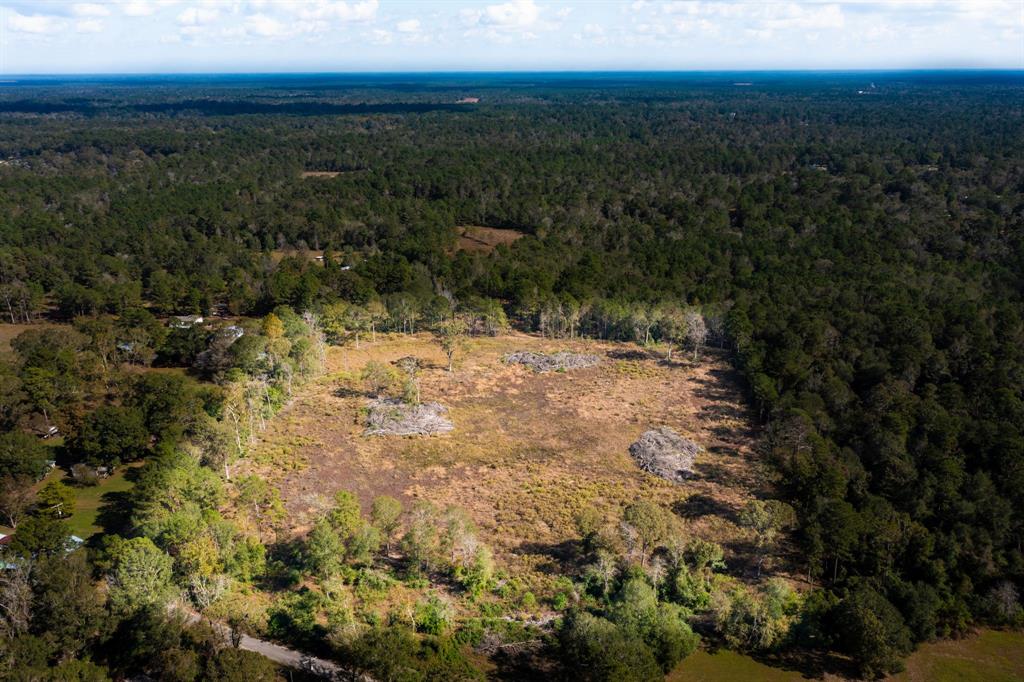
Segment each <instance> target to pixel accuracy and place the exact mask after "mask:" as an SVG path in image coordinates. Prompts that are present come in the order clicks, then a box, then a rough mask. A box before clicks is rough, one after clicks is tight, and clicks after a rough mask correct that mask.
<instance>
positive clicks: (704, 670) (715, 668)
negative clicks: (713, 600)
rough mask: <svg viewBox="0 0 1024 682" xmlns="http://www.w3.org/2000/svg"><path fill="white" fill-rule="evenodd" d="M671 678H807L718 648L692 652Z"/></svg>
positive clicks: (714, 681)
mask: <svg viewBox="0 0 1024 682" xmlns="http://www.w3.org/2000/svg"><path fill="white" fill-rule="evenodd" d="M668 679H669V680H670V681H671V682H735V680H758V682H792V681H794V680H802V679H804V678H803V676H802V675H801V674H800V673H798V672H792V671H788V670H780V669H779V668H771V667H769V666H767V665H764V664H763V663H758V662H757V661H755V660H754V659H752V658H750V657H749V656H744V655H743V654H738V653H736V652H735V651H728V650H726V649H719V650H718V651H716V652H715V653H713V654H712V653H708V652H707V651H697V652H695V653H693V654H692V655H690V656H688V657H687V658H686V660H685V661H683V662H682V663H681V664H680V665H679V667H678V668H676V669H675V670H673V671H672V672H671V673H670V674H669V676H668Z"/></svg>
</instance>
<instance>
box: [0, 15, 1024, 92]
mask: <svg viewBox="0 0 1024 682" xmlns="http://www.w3.org/2000/svg"><path fill="white" fill-rule="evenodd" d="M908 68H1010V69H1024V0H889V1H871V0H846V1H835V2H826V1H813V0H811V1H804V2H801V1H792V0H760V1H753V0H665V1H655V0H621V1H618V0H617V1H612V0H550V1H546V0H506V1H504V2H501V1H499V2H493V1H492V2H488V1H487V0H483V1H479V0H434V1H430V0H419V1H416V0H344V1H342V0H94V1H92V2H66V1H63V0H42V1H33V2H29V1H20V0H0V74H46V73H181V72H188V73H209V72H261V73H265V72H287V71H301V72H313V71H329V72H357V71H501V70H516V71H520V70H524V71H530V70H647V69H652V70H716V69H737V70H754V69H908Z"/></svg>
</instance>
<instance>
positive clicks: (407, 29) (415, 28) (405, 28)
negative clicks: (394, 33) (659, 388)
mask: <svg viewBox="0 0 1024 682" xmlns="http://www.w3.org/2000/svg"><path fill="white" fill-rule="evenodd" d="M395 28H396V29H398V32H399V33H419V32H420V20H419V19H406V20H404V21H400V22H398V23H397V24H396V25H395Z"/></svg>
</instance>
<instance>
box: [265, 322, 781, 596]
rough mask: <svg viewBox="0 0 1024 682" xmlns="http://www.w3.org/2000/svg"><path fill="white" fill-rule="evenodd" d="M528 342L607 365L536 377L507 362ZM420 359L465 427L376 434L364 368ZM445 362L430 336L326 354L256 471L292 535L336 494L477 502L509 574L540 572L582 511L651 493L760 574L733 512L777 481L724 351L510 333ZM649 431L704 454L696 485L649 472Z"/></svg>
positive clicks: (476, 514) (431, 397)
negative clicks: (692, 354)
mask: <svg viewBox="0 0 1024 682" xmlns="http://www.w3.org/2000/svg"><path fill="white" fill-rule="evenodd" d="M520 350H529V351H533V352H539V353H551V352H554V351H558V350H568V351H569V352H575V353H587V354H593V355H597V356H600V357H601V363H600V364H599V365H597V366H594V367H589V368H586V369H580V370H576V371H573V372H564V373H563V372H549V373H537V372H534V371H532V370H530V369H528V368H526V367H524V366H522V365H515V364H506V363H504V362H502V358H503V357H504V356H505V355H506V354H507V353H510V352H513V351H520ZM410 355H413V356H416V357H418V358H421V359H423V361H424V367H423V368H422V370H421V371H420V384H421V394H422V399H423V400H424V401H437V402H439V403H441V404H443V405H446V406H448V408H449V410H450V414H451V418H452V420H453V421H454V422H455V423H456V424H458V429H457V430H455V431H452V432H450V433H442V434H438V435H433V436H429V437H426V436H420V437H417V436H413V437H407V438H401V439H398V440H396V439H393V438H374V437H367V436H366V435H364V429H365V414H363V412H362V411H363V409H364V406H365V402H366V400H367V398H368V396H367V395H366V393H365V391H364V390H363V388H362V386H361V384H360V382H359V380H358V376H359V372H360V370H361V368H362V367H363V366H364V365H365V363H366V362H367V361H369V360H377V361H380V362H394V361H395V360H398V359H400V358H402V357H405V356H410ZM445 365H446V363H445V360H444V357H443V355H442V354H441V352H440V350H439V349H438V348H437V346H436V345H434V344H433V343H432V342H431V341H430V338H429V337H428V336H427V335H419V336H412V337H410V336H397V335H396V336H389V337H383V336H378V340H377V341H376V342H375V343H363V344H362V347H361V348H359V349H355V348H353V347H351V346H348V347H344V348H332V349H330V352H329V355H328V366H329V374H328V375H327V376H325V377H323V378H322V379H320V380H319V381H318V382H316V383H315V384H313V385H310V386H307V387H305V388H303V389H302V391H301V393H300V395H299V396H298V397H297V398H296V399H295V400H294V401H293V402H292V404H291V405H289V406H288V407H286V408H285V409H284V410H283V411H282V412H281V413H280V414H279V415H278V417H276V418H275V419H274V420H273V422H272V423H271V425H270V427H269V428H268V430H267V431H266V432H265V434H264V436H263V438H262V442H261V443H260V444H259V445H258V446H257V447H256V448H255V452H254V453H253V456H252V457H251V458H250V459H249V461H248V463H247V465H246V466H247V467H249V468H251V469H252V470H253V471H256V472H257V473H260V474H261V475H264V476H266V477H267V478H269V479H270V480H272V481H273V482H274V483H276V484H277V485H278V486H279V487H280V488H281V493H282V496H283V497H284V499H285V502H286V506H287V509H288V511H289V513H290V520H291V523H292V526H293V528H294V529H295V530H296V532H301V531H302V530H304V529H306V528H308V527H309V524H310V522H311V520H312V518H313V516H314V515H315V514H316V513H318V510H319V509H321V508H322V503H323V500H324V499H325V498H329V497H330V496H332V495H333V494H334V493H335V492H336V491H337V490H339V489H348V490H352V491H353V492H355V493H357V494H358V495H359V496H360V497H361V499H362V501H363V504H364V505H366V506H368V505H369V503H370V501H371V500H372V498H373V497H374V496H375V495H380V494H390V495H394V496H396V497H398V498H399V499H402V500H403V501H404V502H405V503H411V502H412V501H413V500H415V499H428V500H431V501H433V502H434V503H435V504H437V505H439V506H445V505H456V506H460V507H463V508H465V509H466V510H467V511H468V512H469V513H470V515H471V516H472V517H473V519H474V520H475V521H476V523H477V525H478V526H479V528H480V532H481V535H482V539H483V540H484V541H485V542H487V543H489V544H490V545H491V546H492V547H494V548H495V551H496V553H497V554H498V556H499V558H500V559H501V560H502V561H504V562H505V563H506V565H508V566H509V568H510V570H513V571H517V572H518V573H519V574H521V575H523V576H524V577H527V578H529V577H531V576H534V577H537V578H540V577H542V576H543V575H544V574H553V573H555V572H558V571H560V570H561V569H562V568H564V567H563V566H561V565H560V563H559V562H560V561H562V560H563V558H564V549H565V548H566V547H567V546H571V543H572V541H573V540H574V538H575V535H576V532H575V528H574V517H575V514H576V513H577V512H578V511H579V510H580V509H581V508H583V507H585V506H588V505H591V506H594V507H596V508H597V509H599V510H603V511H606V512H607V513H608V515H609V518H610V519H611V518H614V515H616V514H618V513H620V510H621V508H622V507H623V506H625V505H628V504H629V503H631V502H634V501H636V500H638V499H651V500H655V501H657V502H659V503H661V504H663V505H665V506H666V507H667V508H670V509H672V510H673V511H674V512H675V513H676V514H677V515H678V516H680V517H681V518H682V519H683V522H684V524H685V528H686V532H688V533H690V534H692V535H693V536H696V537H702V538H705V539H709V540H714V541H717V542H721V543H722V544H723V545H724V546H725V548H726V552H727V561H728V562H729V567H730V572H732V573H734V574H736V575H740V576H744V577H748V576H749V575H752V574H753V570H752V568H751V567H752V566H753V558H752V557H753V553H754V549H753V544H752V536H750V535H749V533H748V532H747V531H746V530H744V529H741V528H740V527H739V526H738V525H737V517H738V513H739V510H740V509H741V508H742V507H743V505H744V504H746V503H747V502H748V501H749V500H751V499H754V498H758V497H766V496H770V495H771V492H772V490H771V483H770V479H769V475H768V470H767V467H765V466H764V465H763V463H762V462H761V461H760V459H759V455H758V452H757V449H756V447H755V446H756V443H757V436H758V433H757V429H756V427H755V422H754V419H753V415H752V414H751V412H750V410H749V409H748V407H747V406H746V405H745V404H744V402H743V400H742V393H741V389H740V384H739V381H738V376H737V374H736V373H735V372H734V371H733V370H732V369H731V367H730V366H729V365H728V364H727V362H726V359H725V358H724V356H720V355H718V354H716V353H714V352H709V353H707V354H706V355H705V357H704V358H702V360H701V361H699V362H696V363H692V362H689V361H683V360H676V361H673V362H666V361H665V360H664V359H662V357H661V356H660V355H655V354H653V353H649V352H647V351H646V350H643V349H638V348H637V347H636V346H633V345H631V344H629V345H627V344H617V343H608V342H597V341H565V340H559V341H549V340H545V339H542V338H538V337H535V336H528V335H524V334H514V335H510V336H506V337H499V338H478V339H473V340H472V342H471V344H470V348H469V350H468V352H467V353H465V354H463V355H462V357H461V359H457V360H456V367H455V371H454V372H451V373H449V372H447V371H445ZM651 425H659V426H666V427H668V428H671V429H672V430H674V431H675V432H676V433H678V434H679V435H680V436H681V437H683V438H686V439H688V440H690V441H692V442H693V443H696V444H698V445H700V446H701V447H702V448H703V449H702V450H701V451H700V452H699V453H698V454H696V456H695V457H694V461H693V474H692V476H691V477H690V478H688V479H687V480H686V481H685V482H683V483H674V482H670V481H667V480H663V479H661V478H658V477H655V476H651V475H650V474H648V473H647V472H645V471H642V470H641V469H640V468H639V467H637V466H636V463H635V462H634V460H633V458H632V457H631V456H630V454H629V447H630V445H631V444H632V443H634V442H636V441H637V440H638V439H639V438H640V437H641V435H642V434H643V433H644V432H645V431H646V430H648V429H650V428H651ZM782 563H783V562H781V561H776V562H774V568H773V562H772V561H771V560H770V561H768V562H766V571H767V572H768V573H771V572H772V571H773V570H778V569H779V568H781V567H782Z"/></svg>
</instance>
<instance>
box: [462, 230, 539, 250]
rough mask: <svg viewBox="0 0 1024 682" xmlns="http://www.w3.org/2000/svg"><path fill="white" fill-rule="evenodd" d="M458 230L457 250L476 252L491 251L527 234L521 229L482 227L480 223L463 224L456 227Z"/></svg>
mask: <svg viewBox="0 0 1024 682" xmlns="http://www.w3.org/2000/svg"><path fill="white" fill-rule="evenodd" d="M455 229H456V230H457V232H458V235H459V237H458V240H457V241H456V246H455V248H456V250H457V251H472V252H476V253H490V252H491V251H494V249H496V248H498V245H499V244H511V243H512V242H514V241H516V240H517V239H519V238H521V237H523V236H525V235H524V233H522V232H520V231H519V230H510V229H503V228H499V227H481V226H479V225H463V226H460V227H457V228H455Z"/></svg>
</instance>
